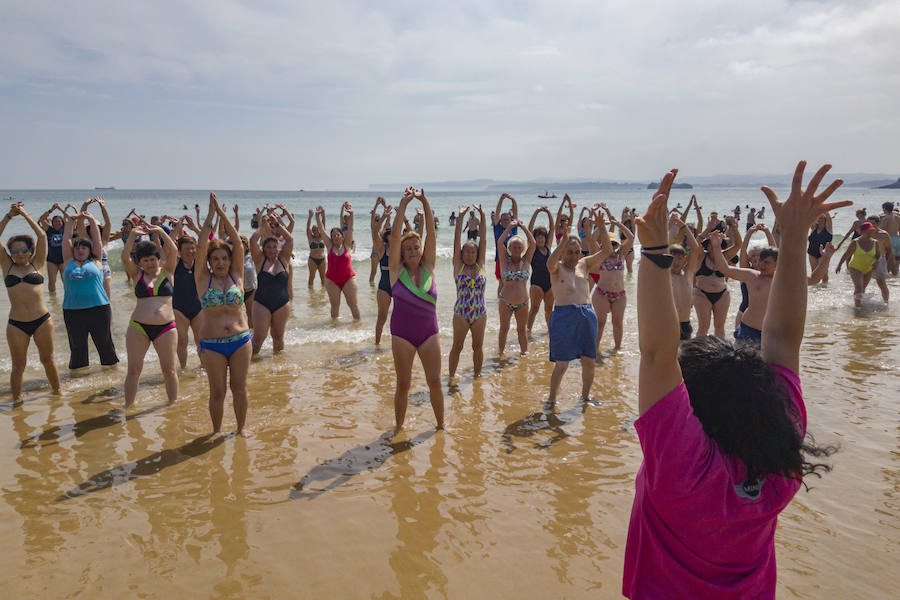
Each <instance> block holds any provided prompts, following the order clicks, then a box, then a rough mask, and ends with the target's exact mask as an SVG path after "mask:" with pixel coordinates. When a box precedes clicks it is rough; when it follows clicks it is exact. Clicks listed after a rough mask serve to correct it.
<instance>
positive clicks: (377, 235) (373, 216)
mask: <svg viewBox="0 0 900 600" xmlns="http://www.w3.org/2000/svg"><path fill="white" fill-rule="evenodd" d="M379 205H381V206H384V212H383V213H382V214H380V215H379V214H378V206H379ZM387 223H388V206H387V202H385V200H384V198H382V197H381V196H378V199H376V200H375V206H373V207H372V210H371V211H370V212H369V231H371V233H372V254H371V255H370V256H369V263H370V267H371V268H370V269H369V285H375V274H376V273H377V272H378V270H379V263H380V262H381V258H382V256H383V255H384V252H379V250H378V249H376V248H375V246H377V245H378V244H379V240H380V239H381V234H382V233H383V232H384V228H385V227H387Z"/></svg>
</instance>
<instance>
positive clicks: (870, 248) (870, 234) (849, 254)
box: [834, 221, 881, 306]
mask: <svg viewBox="0 0 900 600" xmlns="http://www.w3.org/2000/svg"><path fill="white" fill-rule="evenodd" d="M876 231H877V229H876V228H875V226H874V225H872V224H871V223H869V222H868V221H867V222H865V223H863V224H862V225H860V226H859V234H860V235H859V237H858V238H856V239H855V240H853V241H851V242H850V245H849V246H848V247H847V251H846V252H844V255H843V256H842V257H841V260H840V262H838V265H837V269H835V271H834V272H835V273H840V272H841V265H843V264H844V262H845V261H846V262H847V267H848V268H847V272H848V273H850V279H851V280H853V303H854V304H855V305H856V306H861V305H862V295H863V293H864V292H865V291H866V287H867V286H868V285H869V281H871V279H872V275H873V274H874V272H875V269H874V267H875V261H877V260H878V259H879V258H881V248H880V247H879V245H878V244H877V243H876V241H875V233H876Z"/></svg>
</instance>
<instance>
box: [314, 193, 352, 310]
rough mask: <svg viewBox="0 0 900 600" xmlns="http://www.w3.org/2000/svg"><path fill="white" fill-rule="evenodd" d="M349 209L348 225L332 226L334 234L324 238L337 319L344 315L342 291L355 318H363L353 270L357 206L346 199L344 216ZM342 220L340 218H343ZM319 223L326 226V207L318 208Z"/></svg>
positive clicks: (327, 286) (327, 276)
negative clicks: (360, 316)
mask: <svg viewBox="0 0 900 600" xmlns="http://www.w3.org/2000/svg"><path fill="white" fill-rule="evenodd" d="M345 211H346V213H347V215H346V224H345V225H344V227H346V229H345V230H344V229H342V228H341V227H332V228H331V235H330V236H328V237H323V240H324V241H325V247H326V248H327V249H328V268H327V269H326V270H325V290H326V291H327V292H328V301H329V302H330V303H331V318H332V319H337V318H338V316H339V315H340V314H341V294H343V295H344V299H345V300H346V301H347V306H349V307H350V313H351V314H352V315H353V320H354V321H359V307H358V306H357V303H356V293H357V284H356V272H355V271H354V270H353V260H352V258H351V256H350V249H351V248H352V247H353V207H351V206H350V204H349V203H347V202H345V203H344V206H343V207H341V215H343V214H344V212H345ZM339 222H340V221H339ZM316 225H318V227H319V231H326V229H325V209H324V208H323V207H321V206H320V207H318V209H316Z"/></svg>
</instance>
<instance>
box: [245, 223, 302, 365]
mask: <svg viewBox="0 0 900 600" xmlns="http://www.w3.org/2000/svg"><path fill="white" fill-rule="evenodd" d="M266 223H267V225H268V230H269V231H270V232H271V233H272V234H274V235H273V236H272V237H267V238H266V239H264V240H263V242H262V247H261V248H260V243H259V237H260V231H261V230H262V227H260V229H257V230H256V231H254V232H253V235H252V236H250V254H251V255H252V256H253V263H254V264H255V265H256V268H257V269H258V271H257V272H256V297H255V298H254V301H253V354H254V355H256V354H259V349H260V348H261V347H262V344H263V342H264V341H266V337H267V336H268V335H269V329H270V327H271V331H272V350H273V351H274V352H281V351H282V350H284V329H285V326H286V325H287V320H288V317H289V316H290V315H291V294H290V274H289V273H288V265H289V264H290V262H291V253H292V252H293V251H294V238H293V237H291V234H290V232H289V231H288V230H287V229H286V228H285V227H284V226H283V225H281V223H279V222H278V220H277V219H276V218H275V217H274V216H273V215H268V216H267V217H266ZM276 236H277V237H276ZM279 238H280V239H282V240H284V245H283V246H282V247H281V250H280V251H279V250H278V240H279Z"/></svg>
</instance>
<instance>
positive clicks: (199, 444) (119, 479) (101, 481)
mask: <svg viewBox="0 0 900 600" xmlns="http://www.w3.org/2000/svg"><path fill="white" fill-rule="evenodd" d="M233 436H234V434H227V435H218V436H213V435H212V434H209V435H204V436H201V437H198V438H196V439H194V440H191V441H190V442H188V443H187V444H185V445H184V446H180V447H178V448H171V449H166V450H161V451H159V452H154V453H153V454H151V455H149V456H146V457H144V458H142V459H140V460H136V461H133V462H130V463H127V464H124V465H119V466H117V467H113V468H112V469H107V470H106V471H103V472H102V473H97V474H96V475H94V476H93V477H91V478H90V479H88V480H87V481H85V482H84V483H82V484H80V485H78V486H76V487H74V488H72V489H71V490H69V491H68V492H65V493H63V494H62V495H60V496H59V497H57V498H56V501H57V502H62V501H65V500H68V499H70V498H77V497H78V496H84V495H85V494H92V493H94V492H99V491H101V490H105V489H107V488H111V487H115V486H117V485H122V484H123V483H128V482H129V481H133V480H134V479H137V478H139V477H147V476H148V475H155V474H157V473H159V472H160V471H162V470H163V469H165V468H167V467H171V466H174V465H177V464H180V463H183V462H184V461H186V460H188V459H191V458H196V457H198V456H200V455H202V454H206V453H207V452H209V451H210V450H212V449H213V448H215V447H216V446H219V445H221V444H222V443H224V442H225V440H226V439H229V438H231V437H233Z"/></svg>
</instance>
